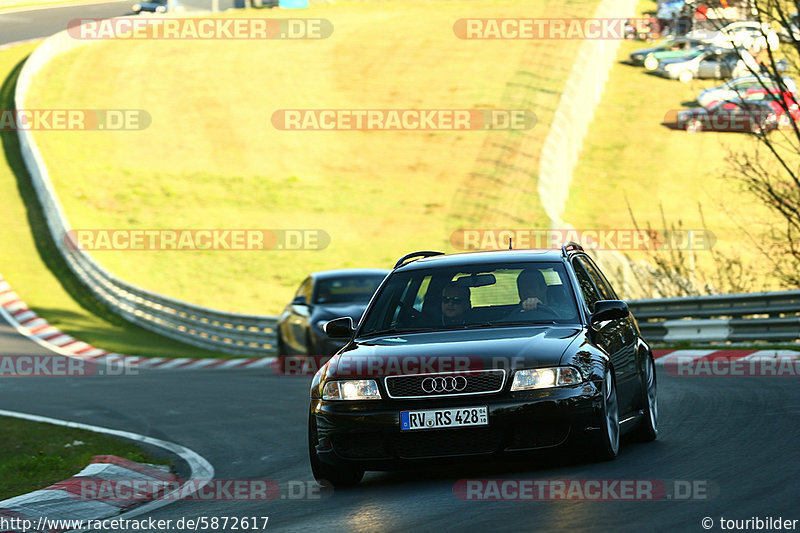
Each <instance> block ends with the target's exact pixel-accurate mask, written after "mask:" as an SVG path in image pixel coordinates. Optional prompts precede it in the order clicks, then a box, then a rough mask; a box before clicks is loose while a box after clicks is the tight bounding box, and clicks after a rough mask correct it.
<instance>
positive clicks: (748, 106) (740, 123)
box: [677, 99, 778, 134]
mask: <svg viewBox="0 0 800 533" xmlns="http://www.w3.org/2000/svg"><path fill="white" fill-rule="evenodd" d="M677 126H678V128H680V129H685V130H686V131H687V132H689V133H697V132H700V131H703V130H707V131H745V132H751V133H757V134H762V133H769V132H770V131H772V130H774V129H777V128H778V117H777V114H776V113H775V110H774V109H773V108H772V106H771V105H770V103H769V102H768V101H765V100H740V99H735V100H728V101H725V102H718V103H717V104H715V105H713V106H711V107H709V108H708V109H706V108H704V107H694V108H692V109H686V110H684V111H679V112H678V122H677Z"/></svg>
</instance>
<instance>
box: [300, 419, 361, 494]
mask: <svg viewBox="0 0 800 533" xmlns="http://www.w3.org/2000/svg"><path fill="white" fill-rule="evenodd" d="M317 440H318V439H317V430H316V428H315V427H314V425H313V423H312V417H311V416H309V419H308V458H309V461H310V462H311V473H312V474H313V475H314V479H316V480H317V483H319V484H320V485H322V486H323V487H352V486H355V485H358V484H359V483H360V482H361V480H362V479H363V478H364V471H363V470H354V469H351V468H347V467H344V466H333V465H328V464H325V463H323V462H322V461H320V460H319V457H317V452H316V449H315V446H316V443H317Z"/></svg>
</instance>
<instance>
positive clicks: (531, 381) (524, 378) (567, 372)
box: [511, 366, 583, 391]
mask: <svg viewBox="0 0 800 533" xmlns="http://www.w3.org/2000/svg"><path fill="white" fill-rule="evenodd" d="M582 381H583V376H582V375H581V373H580V370H578V369H577V368H573V367H571V366H558V367H553V368H529V369H527V370H517V371H516V372H515V373H514V382H513V383H512V384H511V390H512V391H517V390H532V389H549V388H551V387H563V386H565V385H575V384H576V383H580V382H582Z"/></svg>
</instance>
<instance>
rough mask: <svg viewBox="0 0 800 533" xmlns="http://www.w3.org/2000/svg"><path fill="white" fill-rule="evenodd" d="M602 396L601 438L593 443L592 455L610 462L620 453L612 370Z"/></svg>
mask: <svg viewBox="0 0 800 533" xmlns="http://www.w3.org/2000/svg"><path fill="white" fill-rule="evenodd" d="M602 396H603V407H602V414H601V421H600V436H599V437H598V438H597V439H595V442H593V443H592V449H591V453H592V455H593V456H594V457H595V458H596V459H597V460H599V461H610V460H612V459H614V458H615V457H616V456H617V454H618V453H619V404H618V403H617V385H616V382H615V380H614V375H613V373H612V372H611V369H610V368H607V369H606V372H605V375H604V376H603V386H602Z"/></svg>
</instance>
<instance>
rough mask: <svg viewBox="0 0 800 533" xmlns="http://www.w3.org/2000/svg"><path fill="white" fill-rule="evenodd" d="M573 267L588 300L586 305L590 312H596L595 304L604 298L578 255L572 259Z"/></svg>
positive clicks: (584, 296)
mask: <svg viewBox="0 0 800 533" xmlns="http://www.w3.org/2000/svg"><path fill="white" fill-rule="evenodd" d="M572 268H573V269H574V270H575V277H576V278H578V285H580V287H581V292H582V293H583V299H584V300H585V301H586V306H587V307H588V308H589V311H590V312H594V304H595V303H596V302H597V301H598V300H602V299H603V298H602V297H601V296H600V293H599V292H598V291H597V288H596V287H595V286H594V283H593V282H592V278H591V276H589V273H588V272H587V271H586V268H585V267H584V265H583V263H582V262H581V261H580V258H577V257H576V258H575V259H574V260H573V261H572Z"/></svg>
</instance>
